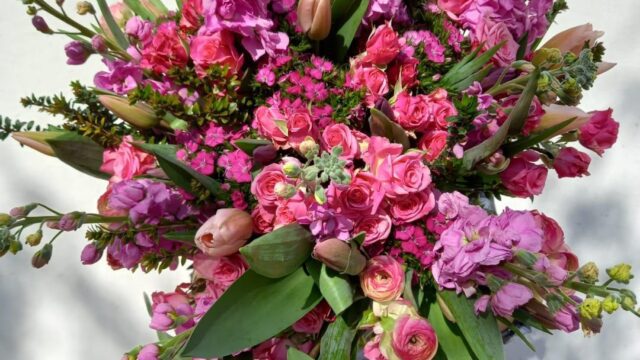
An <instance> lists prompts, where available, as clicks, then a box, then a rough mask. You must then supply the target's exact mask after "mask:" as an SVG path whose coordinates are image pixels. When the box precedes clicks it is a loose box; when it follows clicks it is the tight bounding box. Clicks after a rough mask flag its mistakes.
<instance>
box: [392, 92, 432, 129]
mask: <svg viewBox="0 0 640 360" xmlns="http://www.w3.org/2000/svg"><path fill="white" fill-rule="evenodd" d="M429 105H430V101H429V97H428V96H427V95H416V96H411V95H409V94H408V93H407V92H402V93H400V95H399V96H398V100H397V101H396V103H395V104H394V105H393V112H394V115H395V117H396V121H397V122H398V124H400V126H402V127H403V128H404V129H406V130H418V131H424V130H426V129H427V128H428V127H429V125H431V120H432V117H431V107H430V106H429Z"/></svg>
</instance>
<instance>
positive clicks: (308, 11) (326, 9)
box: [298, 0, 331, 40]
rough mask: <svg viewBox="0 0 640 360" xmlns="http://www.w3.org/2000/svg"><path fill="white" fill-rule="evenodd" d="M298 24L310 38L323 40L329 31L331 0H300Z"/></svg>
mask: <svg viewBox="0 0 640 360" xmlns="http://www.w3.org/2000/svg"><path fill="white" fill-rule="evenodd" d="M298 25H300V28H301V29H302V32H304V33H306V34H307V36H309V38H310V39H311V40H323V39H325V38H326V37H327V36H329V32H330V31H331V0H300V2H299V3H298Z"/></svg>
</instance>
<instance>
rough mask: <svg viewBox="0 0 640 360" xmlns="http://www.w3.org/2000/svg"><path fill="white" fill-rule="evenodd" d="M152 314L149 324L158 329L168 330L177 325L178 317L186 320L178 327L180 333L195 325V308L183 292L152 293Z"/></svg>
mask: <svg viewBox="0 0 640 360" xmlns="http://www.w3.org/2000/svg"><path fill="white" fill-rule="evenodd" d="M151 300H152V303H153V305H152V312H153V313H152V316H151V323H150V324H149V326H150V327H151V328H152V329H154V330H158V331H167V330H170V329H173V328H174V327H176V325H177V323H176V321H175V319H176V317H179V316H180V317H183V318H184V321H183V322H182V324H181V325H179V326H178V328H176V332H177V333H180V332H182V331H184V330H186V329H188V328H190V327H192V326H193V325H195V323H194V321H193V319H192V317H193V308H192V307H191V305H189V299H188V298H187V296H186V295H184V294H183V293H182V292H174V293H168V294H167V293H162V292H156V293H153V294H152V295H151Z"/></svg>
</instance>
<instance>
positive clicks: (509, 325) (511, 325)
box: [498, 317, 536, 352]
mask: <svg viewBox="0 0 640 360" xmlns="http://www.w3.org/2000/svg"><path fill="white" fill-rule="evenodd" d="M498 321H500V322H501V323H503V324H504V325H505V326H506V327H507V328H509V330H511V332H513V333H514V334H515V335H516V336H517V337H519V338H520V340H522V342H523V343H524V344H525V345H527V347H528V348H529V350H531V351H533V352H536V347H535V346H533V344H532V343H531V341H529V339H527V337H526V336H525V335H524V334H523V333H522V331H520V329H519V328H518V326H516V325H515V324H514V323H513V322H512V321H509V320H507V319H505V318H503V317H498Z"/></svg>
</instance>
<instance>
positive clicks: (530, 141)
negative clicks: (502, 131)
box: [502, 117, 576, 157]
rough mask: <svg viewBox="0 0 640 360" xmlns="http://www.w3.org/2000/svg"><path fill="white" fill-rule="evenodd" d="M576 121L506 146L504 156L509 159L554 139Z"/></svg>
mask: <svg viewBox="0 0 640 360" xmlns="http://www.w3.org/2000/svg"><path fill="white" fill-rule="evenodd" d="M575 119H576V118H575V117H574V118H571V119H569V120H565V121H563V122H561V123H559V124H557V125H554V126H552V127H550V128H547V129H544V130H542V131H540V132H537V133H533V134H531V135H529V136H528V137H526V138H524V139H520V140H518V141H515V142H512V143H509V144H506V145H504V146H503V147H502V151H504V154H505V156H507V157H511V156H513V155H516V154H517V153H519V152H521V151H524V150H526V149H529V148H530V147H532V146H535V145H537V144H538V143H540V142H542V141H545V140H547V139H549V138H551V137H553V136H554V134H555V133H557V132H558V131H560V130H562V129H564V128H565V127H567V126H569V124H571V123H572V122H573V121H574V120H575Z"/></svg>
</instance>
